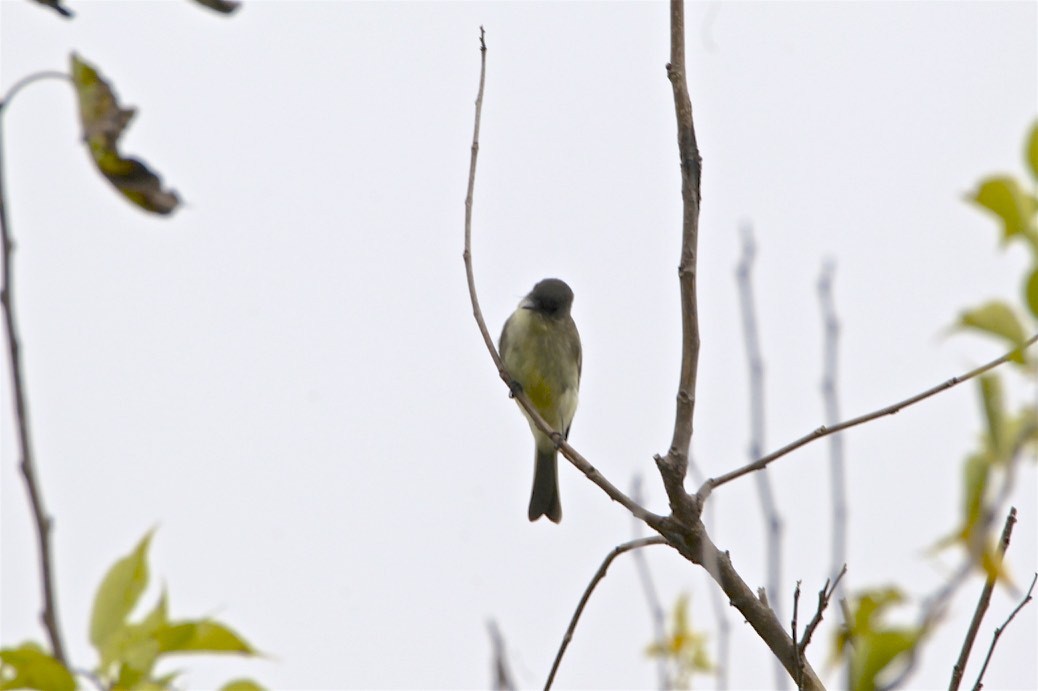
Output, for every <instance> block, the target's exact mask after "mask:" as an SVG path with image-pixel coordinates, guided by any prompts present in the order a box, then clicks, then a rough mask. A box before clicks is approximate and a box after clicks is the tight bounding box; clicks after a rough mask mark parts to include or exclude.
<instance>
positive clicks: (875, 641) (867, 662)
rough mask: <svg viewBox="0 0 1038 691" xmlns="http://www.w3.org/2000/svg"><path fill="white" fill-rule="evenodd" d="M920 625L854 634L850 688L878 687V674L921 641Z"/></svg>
mask: <svg viewBox="0 0 1038 691" xmlns="http://www.w3.org/2000/svg"><path fill="white" fill-rule="evenodd" d="M919 634H920V632H919V630H917V629H886V630H882V631H873V632H870V633H869V634H868V635H865V636H858V637H857V638H855V644H856V647H855V649H854V654H853V656H852V658H851V688H852V689H854V690H855V691H871V690H872V689H875V688H876V686H877V684H876V677H877V676H879V674H880V672H882V671H883V670H884V669H886V667H887V666H888V665H889V664H890V663H891V662H893V661H894V660H895V659H897V657H898V656H900V655H902V654H903V653H905V652H907V651H909V650H911V649H912V648H913V647H914V646H915V645H916V643H918V642H919Z"/></svg>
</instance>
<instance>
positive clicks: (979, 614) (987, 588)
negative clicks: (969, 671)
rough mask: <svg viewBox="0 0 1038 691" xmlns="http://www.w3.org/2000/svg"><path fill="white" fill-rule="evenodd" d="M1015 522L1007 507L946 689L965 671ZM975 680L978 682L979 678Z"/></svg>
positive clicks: (955, 686)
mask: <svg viewBox="0 0 1038 691" xmlns="http://www.w3.org/2000/svg"><path fill="white" fill-rule="evenodd" d="M1015 523H1016V507H1015V506H1014V507H1011V508H1010V509H1009V515H1008V516H1006V524H1005V527H1003V528H1002V538H1001V539H1000V540H999V542H998V560H997V561H998V563H997V564H995V565H994V567H993V570H992V572H991V573H989V574H988V577H987V579H986V580H985V581H984V587H983V588H982V589H981V591H980V599H979V600H978V601H977V607H976V609H974V610H973V618H972V619H971V620H970V626H969V629H967V631H966V638H965V640H963V642H962V649H961V650H960V651H959V659H958V660H956V661H955V666H954V667H953V668H952V676H951V682H950V683H949V684H948V691H957V689H958V688H959V684H960V683H961V682H962V675H963V674H964V673H965V672H966V663H967V662H968V661H969V657H970V651H971V650H972V649H973V641H974V640H976V638H977V631H979V630H980V622H981V621H983V619H984V614H985V613H986V612H987V611H988V605H990V604H991V593H992V592H994V590H995V581H997V580H998V571H999V570H1000V569H1001V568H1002V559H1003V557H1005V554H1006V550H1007V549H1009V539H1010V538H1011V537H1012V535H1013V525H1014V524H1015ZM977 681H978V683H979V681H980V679H978V680H977Z"/></svg>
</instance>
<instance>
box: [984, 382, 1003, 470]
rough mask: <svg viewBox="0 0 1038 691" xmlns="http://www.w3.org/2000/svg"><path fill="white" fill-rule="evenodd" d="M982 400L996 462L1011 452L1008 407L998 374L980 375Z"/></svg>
mask: <svg viewBox="0 0 1038 691" xmlns="http://www.w3.org/2000/svg"><path fill="white" fill-rule="evenodd" d="M980 400H981V404H982V405H983V407H984V419H985V420H986V421H987V423H988V439H989V440H990V443H991V452H992V453H993V454H994V459H993V460H995V461H996V462H1001V461H1004V460H1006V456H1007V455H1008V453H1009V452H1010V449H1009V448H1008V446H1007V444H1006V408H1005V400H1004V399H1003V396H1002V379H1001V378H1000V377H999V376H998V375H997V374H984V375H981V377H980Z"/></svg>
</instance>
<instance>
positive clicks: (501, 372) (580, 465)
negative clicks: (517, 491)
mask: <svg viewBox="0 0 1038 691" xmlns="http://www.w3.org/2000/svg"><path fill="white" fill-rule="evenodd" d="M485 36H486V34H485V32H484V30H483V27H480V28H479V46H480V48H479V50H480V69H479V92H478V94H477V96H476V117H475V124H474V126H473V131H472V156H471V159H470V161H469V183H468V193H467V194H466V195H465V250H464V252H463V253H462V258H463V259H464V261H465V277H466V279H467V280H468V286H469V299H470V300H471V301H472V316H473V317H475V319H476V324H477V325H478V326H479V332H480V334H482V336H483V342H484V344H486V347H487V350H488V351H489V352H490V357H491V358H492V359H493V360H494V365H495V366H496V367H497V373H498V376H500V377H501V380H502V381H503V382H505V384H506V385H507V386H508V387H509V391H510V392H512V395H513V397H514V398H515V400H516V401H517V402H518V403H519V405H521V406H522V407H523V410H525V411H526V412H527V414H528V415H529V416H530V419H531V420H533V422H534V424H535V425H537V428H538V429H539V430H541V431H542V432H544V433H545V434H547V435H548V436H550V437H553V438H554V439H557V440H558V442H559V451H560V452H561V453H562V455H563V456H565V457H566V458H567V459H568V460H569V462H570V463H572V464H573V465H574V466H576V467H577V469H578V470H580V472H582V473H584V475H585V476H586V477H587V478H588V479H589V480H591V481H592V482H593V483H595V484H596V485H598V486H599V487H601V488H602V490H603V491H605V493H606V494H607V495H609V497H610V498H611V499H612V500H613V501H616V502H619V503H620V504H621V505H623V506H624V508H626V509H627V510H628V511H630V512H631V513H632V514H634V516H635V517H637V518H639V519H641V520H643V521H645V523H646V524H648V525H649V526H650V527H651V528H653V529H654V530H659V527H660V525H661V522H662V518H661V517H660V516H657V515H656V514H654V513H652V512H651V511H646V510H645V509H644V508H643V507H641V506H639V505H638V504H637V502H635V501H633V500H632V499H631V498H630V497H628V496H627V495H626V494H624V493H623V492H621V491H620V490H619V489H617V488H616V487H615V486H614V485H613V484H612V483H611V482H609V481H608V480H607V479H606V478H605V477H604V476H603V475H602V474H601V473H599V472H598V470H596V469H595V467H594V466H592V465H591V464H590V463H589V462H588V461H587V459H586V458H584V457H583V456H581V455H580V454H579V453H578V452H577V450H576V449H574V448H573V447H572V446H570V445H569V442H567V441H565V440H564V439H563V438H562V435H561V434H559V433H558V431H556V430H554V429H553V428H552V427H551V425H549V424H548V423H547V422H545V420H544V418H543V417H541V414H540V413H539V412H538V411H537V409H536V408H534V407H533V405H532V404H531V403H530V400H529V399H528V398H527V397H526V394H524V393H523V392H522V391H513V387H512V378H511V377H510V376H509V374H508V371H507V370H506V369H505V366H504V363H502V362H501V356H500V355H499V354H498V352H497V348H496V347H495V346H494V339H493V338H491V336H490V331H489V330H487V324H486V321H485V320H484V319H483V311H482V310H481V309H480V307H479V298H478V297H477V296H476V279H475V277H474V274H473V269H472V199H473V192H474V190H475V186H476V160H477V158H478V156H479V125H480V118H481V116H482V112H483V89H484V85H485V83H486V72H487V44H486V40H485Z"/></svg>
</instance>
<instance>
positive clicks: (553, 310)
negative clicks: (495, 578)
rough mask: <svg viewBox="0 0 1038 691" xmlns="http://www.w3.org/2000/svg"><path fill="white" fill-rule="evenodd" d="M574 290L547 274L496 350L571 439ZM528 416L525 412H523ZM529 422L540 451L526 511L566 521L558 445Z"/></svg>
mask: <svg viewBox="0 0 1038 691" xmlns="http://www.w3.org/2000/svg"><path fill="white" fill-rule="evenodd" d="M572 306H573V291H572V290H570V287H569V286H568V285H566V284H565V282H563V281H560V280H559V279H557V278H546V279H544V280H543V281H540V282H539V283H538V284H537V285H535V286H534V287H533V290H531V291H530V294H529V295H527V296H526V297H524V298H523V299H522V302H520V303H519V306H518V307H516V309H515V312H513V313H512V316H510V317H509V318H508V321H506V322H505V327H504V329H502V330H501V339H500V340H499V342H498V349H499V350H500V351H501V360H502V362H503V363H504V365H505V369H506V370H507V371H508V374H509V375H510V376H511V377H512V384H513V387H517V388H519V389H521V390H522V391H523V392H524V393H525V394H526V396H527V398H529V399H530V403H532V404H533V407H534V408H536V409H537V412H538V413H540V414H541V417H543V418H544V419H545V421H546V422H547V423H548V424H549V425H551V426H552V428H553V429H554V430H555V431H556V432H558V433H560V434H561V435H562V437H563V439H568V438H569V428H570V425H571V424H572V423H573V414H574V413H575V412H576V411H577V390H578V389H579V388H580V366H581V351H580V334H578V333H577V325H576V324H574V323H573V317H571V316H570V308H571V307H572ZM523 414H524V415H526V411H525V410H524V411H523ZM527 419H528V421H529V422H530V430H531V431H532V432H533V439H534V445H535V449H536V455H535V466H534V473H533V493H532V495H531V496H530V508H529V511H528V512H527V515H528V517H529V519H530V520H531V521H536V520H537V519H538V518H540V517H541V516H547V517H548V520H550V521H552V522H553V523H558V522H559V521H561V520H562V504H561V503H560V502H559V479H558V448H557V447H556V445H555V441H554V440H553V439H552V438H551V437H550V436H548V435H547V434H544V433H543V432H541V431H540V430H539V429H537V427H536V425H534V424H533V421H532V420H529V415H527Z"/></svg>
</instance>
